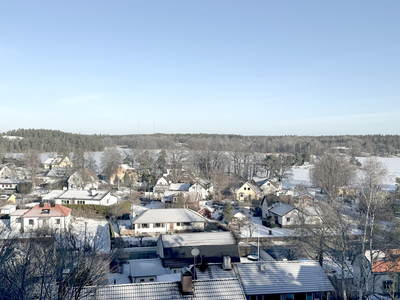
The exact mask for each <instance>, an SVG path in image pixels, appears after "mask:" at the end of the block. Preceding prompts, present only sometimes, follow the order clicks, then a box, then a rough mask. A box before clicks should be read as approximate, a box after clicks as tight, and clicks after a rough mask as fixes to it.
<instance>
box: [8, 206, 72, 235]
mask: <svg viewBox="0 0 400 300" xmlns="http://www.w3.org/2000/svg"><path fill="white" fill-rule="evenodd" d="M71 211H72V209H70V208H67V207H65V206H62V205H59V204H47V203H40V204H37V205H36V206H35V207H33V208H32V209H30V210H24V209H21V210H16V211H14V212H13V213H11V214H10V215H9V216H10V225H11V228H12V229H13V230H16V229H17V230H18V229H21V231H22V232H28V231H30V230H35V229H39V228H58V229H66V228H68V225H69V223H70V219H71ZM18 225H19V226H18Z"/></svg>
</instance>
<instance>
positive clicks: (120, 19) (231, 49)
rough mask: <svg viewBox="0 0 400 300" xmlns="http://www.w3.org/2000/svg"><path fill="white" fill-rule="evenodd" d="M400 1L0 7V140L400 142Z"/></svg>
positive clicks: (196, 0)
mask: <svg viewBox="0 0 400 300" xmlns="http://www.w3.org/2000/svg"><path fill="white" fill-rule="evenodd" d="M399 12H400V1H398V0H386V1H376V0H374V1H368V0H351V1H349V0H342V1H340V0H339V1H338V0H335V1H321V0H315V1H307V0H302V1H298V0H293V1H290V0H285V1H281V0H274V1H272V0H271V1H267V0H262V1H243V0H242V1H234V0H227V1H224V0H218V1H216V0H210V1H207V0H201V1H200V0H190V1H189V0H182V1H175V0H171V1H169V0H160V1H156V0H151V1H150V0H145V1H138V0H127V1H123V0H118V1H99V0H93V1H89V0H87V1H85V0H79V1H72V0H68V1H54V0H51V1H36V0H35V1H18V0H12V1H1V2H0V112H1V114H0V116H1V117H0V132H4V131H7V130H10V129H17V128H46V129H57V130H62V131H66V132H74V133H78V132H81V133H88V134H91V133H98V134H128V133H138V132H139V133H154V131H155V132H162V133H233V134H243V135H292V134H293V135H336V134H378V133H380V134H400V130H399V129H400V124H399V120H400V55H399V54H400V17H399Z"/></svg>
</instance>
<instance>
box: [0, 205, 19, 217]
mask: <svg viewBox="0 0 400 300" xmlns="http://www.w3.org/2000/svg"><path fill="white" fill-rule="evenodd" d="M16 210H17V206H16V205H12V204H9V205H4V206H2V207H0V214H5V215H9V214H11V213H13V212H14V211H16Z"/></svg>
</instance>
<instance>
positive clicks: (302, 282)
mask: <svg viewBox="0 0 400 300" xmlns="http://www.w3.org/2000/svg"><path fill="white" fill-rule="evenodd" d="M236 268H237V270H238V271H239V274H240V278H241V281H242V285H243V289H244V291H245V293H246V295H269V294H283V293H285V294H292V293H311V292H321V291H333V290H334V288H333V286H332V284H331V282H330V281H329V279H328V276H327V275H326V274H325V272H324V270H323V269H322V267H321V266H320V265H319V264H318V263H316V262H314V261H286V262H283V261H282V262H281V261H279V262H278V261H277V262H264V263H248V264H237V265H236Z"/></svg>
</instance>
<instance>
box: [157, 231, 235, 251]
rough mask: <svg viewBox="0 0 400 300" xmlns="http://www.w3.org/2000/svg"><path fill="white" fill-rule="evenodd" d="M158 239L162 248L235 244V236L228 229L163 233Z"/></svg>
mask: <svg viewBox="0 0 400 300" xmlns="http://www.w3.org/2000/svg"><path fill="white" fill-rule="evenodd" d="M160 239H161V240H162V243H163V246H164V248H171V247H186V246H210V245H211V246H215V245H236V244H237V241H236V239H235V237H234V236H233V234H232V233H231V232H230V231H223V232H194V233H180V234H163V235H161V236H160Z"/></svg>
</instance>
